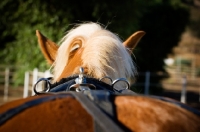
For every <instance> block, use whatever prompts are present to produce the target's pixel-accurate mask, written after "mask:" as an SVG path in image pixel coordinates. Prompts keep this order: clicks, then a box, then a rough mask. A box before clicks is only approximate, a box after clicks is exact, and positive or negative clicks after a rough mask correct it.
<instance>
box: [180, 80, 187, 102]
mask: <svg viewBox="0 0 200 132" xmlns="http://www.w3.org/2000/svg"><path fill="white" fill-rule="evenodd" d="M182 81H183V82H182V90H181V102H182V103H186V99H187V96H186V85H187V78H186V76H183V80H182Z"/></svg>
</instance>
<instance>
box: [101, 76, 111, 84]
mask: <svg viewBox="0 0 200 132" xmlns="http://www.w3.org/2000/svg"><path fill="white" fill-rule="evenodd" d="M103 79H109V80H110V84H112V78H110V77H109V76H105V77H102V78H101V79H99V81H102V80H103Z"/></svg>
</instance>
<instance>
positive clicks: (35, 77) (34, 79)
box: [32, 68, 38, 95]
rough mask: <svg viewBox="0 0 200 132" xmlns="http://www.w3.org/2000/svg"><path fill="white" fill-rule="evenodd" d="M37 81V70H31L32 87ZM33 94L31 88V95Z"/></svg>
mask: <svg viewBox="0 0 200 132" xmlns="http://www.w3.org/2000/svg"><path fill="white" fill-rule="evenodd" d="M37 79H38V69H37V68H35V69H34V70H33V81H32V86H33V85H34V84H35V83H36V82H37ZM34 94H35V92H34V91H33V88H32V95H34Z"/></svg>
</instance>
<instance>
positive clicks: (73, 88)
mask: <svg viewBox="0 0 200 132" xmlns="http://www.w3.org/2000/svg"><path fill="white" fill-rule="evenodd" d="M83 72H84V71H83V69H82V68H81V69H80V74H78V75H73V76H70V77H68V78H64V79H62V80H61V81H60V82H57V83H54V84H51V82H50V80H51V78H41V79H39V80H38V81H37V83H36V84H35V85H34V92H35V93H36V95H43V94H45V95H51V96H44V97H42V98H39V99H37V100H33V101H29V102H26V103H25V104H23V105H21V106H19V107H17V108H13V109H10V110H8V111H6V112H5V113H2V114H0V125H2V124H3V123H5V122H6V121H7V120H9V119H10V118H11V117H13V116H15V115H16V114H18V113H20V112H21V111H23V110H25V109H27V108H29V107H34V106H36V105H38V104H41V103H44V102H47V101H51V100H54V99H56V98H65V97H67V96H72V97H74V98H76V99H77V100H78V101H79V102H80V103H81V104H82V106H83V107H84V108H85V109H86V110H87V112H88V113H90V115H91V116H92V117H93V119H94V129H95V130H94V131H95V132H97V131H108V132H109V131H115V132H122V131H130V130H129V129H128V128H126V127H125V126H124V125H123V124H121V123H120V122H118V121H117V119H116V113H115V106H114V99H115V97H116V96H120V95H129V96H130V95H131V96H143V95H139V94H136V93H135V92H133V91H131V90H130V85H129V83H128V81H127V80H126V79H124V78H119V79H116V80H114V81H112V79H111V78H109V77H104V78H101V79H99V80H98V79H95V78H92V77H89V76H85V75H84V74H83ZM105 79H107V80H108V82H110V83H109V84H107V83H105V82H103V80H105ZM41 81H42V82H44V83H45V89H44V90H43V91H38V90H37V85H38V83H40V82H41ZM120 82H123V83H124V84H125V87H124V88H123V89H118V88H116V85H117V84H118V83H120ZM149 97H151V98H155V99H159V100H162V101H165V102H170V103H172V104H175V105H177V106H180V107H182V108H184V109H186V110H188V111H190V112H192V113H194V114H196V115H197V116H200V112H199V111H198V110H196V109H194V108H191V107H189V106H187V105H185V104H182V103H180V102H175V101H174V100H171V99H168V98H164V97H158V96H149Z"/></svg>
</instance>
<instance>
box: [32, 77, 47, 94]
mask: <svg viewBox="0 0 200 132" xmlns="http://www.w3.org/2000/svg"><path fill="white" fill-rule="evenodd" d="M41 81H45V82H47V84H48V86H47V89H46V90H45V91H37V84H38V83H39V82H41ZM50 87H51V83H50V81H49V78H40V79H39V80H38V81H37V82H36V83H35V85H34V86H33V91H34V92H35V94H36V95H39V94H42V93H43V92H49V91H50Z"/></svg>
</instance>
